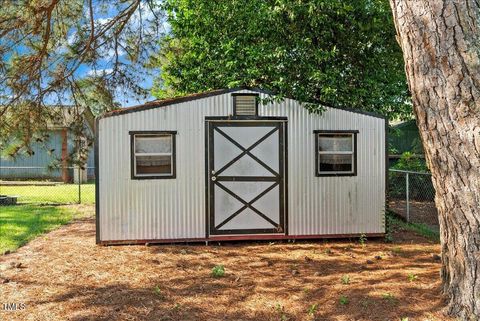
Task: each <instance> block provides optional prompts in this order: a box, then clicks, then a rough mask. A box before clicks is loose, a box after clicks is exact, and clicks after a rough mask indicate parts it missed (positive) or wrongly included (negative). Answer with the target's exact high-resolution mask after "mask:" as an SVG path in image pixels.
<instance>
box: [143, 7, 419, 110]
mask: <svg viewBox="0 0 480 321" xmlns="http://www.w3.org/2000/svg"><path fill="white" fill-rule="evenodd" d="M165 10H166V12H167V15H168V21H169V23H170V25H171V32H170V34H168V35H167V36H166V37H164V38H162V39H161V42H160V47H161V52H160V54H158V55H157V56H156V57H154V58H153V59H152V60H153V61H152V66H155V67H158V68H159V69H160V70H162V73H161V74H160V76H159V78H157V79H156V81H155V84H154V88H153V94H154V95H155V96H156V97H158V98H166V97H171V96H177V95H183V94H188V93H193V92H201V91H205V90H210V89H218V88H231V87H238V86H249V87H261V88H264V89H268V90H271V91H273V92H275V93H277V94H278V95H279V97H293V98H296V99H298V100H301V101H306V102H312V103H316V104H312V105H309V106H308V107H309V108H310V109H311V110H314V111H318V108H319V106H318V104H317V103H320V102H323V103H326V104H331V105H335V106H340V107H349V108H358V109H363V110H369V111H376V112H379V113H382V114H383V115H386V116H388V117H390V118H392V119H393V118H406V117H407V116H409V115H410V114H411V106H410V103H409V97H408V91H407V86H406V80H405V76H404V70H403V58H402V53H401V50H400V48H399V47H398V44H397V43H396V40H395V29H394V26H393V22H392V17H391V12H390V7H389V4H388V1H387V0H349V1H340V0H334V1H331V0H322V1H301V2H299V1H287V0H268V1H264V0H239V1H208V0H167V1H165Z"/></svg>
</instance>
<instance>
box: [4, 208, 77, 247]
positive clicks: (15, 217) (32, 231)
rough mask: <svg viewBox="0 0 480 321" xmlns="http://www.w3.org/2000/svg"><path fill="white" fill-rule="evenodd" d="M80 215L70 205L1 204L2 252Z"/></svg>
mask: <svg viewBox="0 0 480 321" xmlns="http://www.w3.org/2000/svg"><path fill="white" fill-rule="evenodd" d="M74 217H78V211H77V209H76V208H74V207H69V206H33V205H18V206H0V254H2V253H4V252H5V251H7V250H9V251H13V250H15V249H17V248H18V247H20V246H22V245H24V244H25V243H27V242H28V241H30V240H32V239H33V238H35V237H36V236H38V235H40V234H43V233H45V232H47V231H50V230H52V229H54V228H56V227H58V226H60V225H62V224H66V223H68V222H70V221H71V220H72V219H73V218H74Z"/></svg>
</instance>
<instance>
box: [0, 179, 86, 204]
mask: <svg viewBox="0 0 480 321" xmlns="http://www.w3.org/2000/svg"><path fill="white" fill-rule="evenodd" d="M0 194H6V195H13V196H18V202H20V203H36V204H68V203H78V185H76V184H58V185H53V186H34V185H28V186H13V185H9V186H5V185H2V186H0ZM81 201H82V204H93V203H95V184H82V185H81Z"/></svg>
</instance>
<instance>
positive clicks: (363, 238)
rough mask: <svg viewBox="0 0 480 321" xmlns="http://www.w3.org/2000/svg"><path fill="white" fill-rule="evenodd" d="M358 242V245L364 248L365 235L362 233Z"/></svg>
mask: <svg viewBox="0 0 480 321" xmlns="http://www.w3.org/2000/svg"><path fill="white" fill-rule="evenodd" d="M358 242H359V243H360V245H361V246H362V247H365V246H366V243H367V236H366V235H365V233H362V234H361V235H360V238H359V239H358Z"/></svg>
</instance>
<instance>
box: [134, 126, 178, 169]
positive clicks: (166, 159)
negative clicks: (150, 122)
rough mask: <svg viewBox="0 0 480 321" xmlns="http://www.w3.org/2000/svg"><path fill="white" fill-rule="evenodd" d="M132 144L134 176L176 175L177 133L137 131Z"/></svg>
mask: <svg viewBox="0 0 480 321" xmlns="http://www.w3.org/2000/svg"><path fill="white" fill-rule="evenodd" d="M132 144H133V147H132V151H133V155H132V165H133V166H132V167H133V168H132V171H133V175H132V176H133V178H155V177H158V178H171V177H174V176H175V150H174V149H175V134H173V133H158V134H142V133H135V134H133V136H132Z"/></svg>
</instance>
